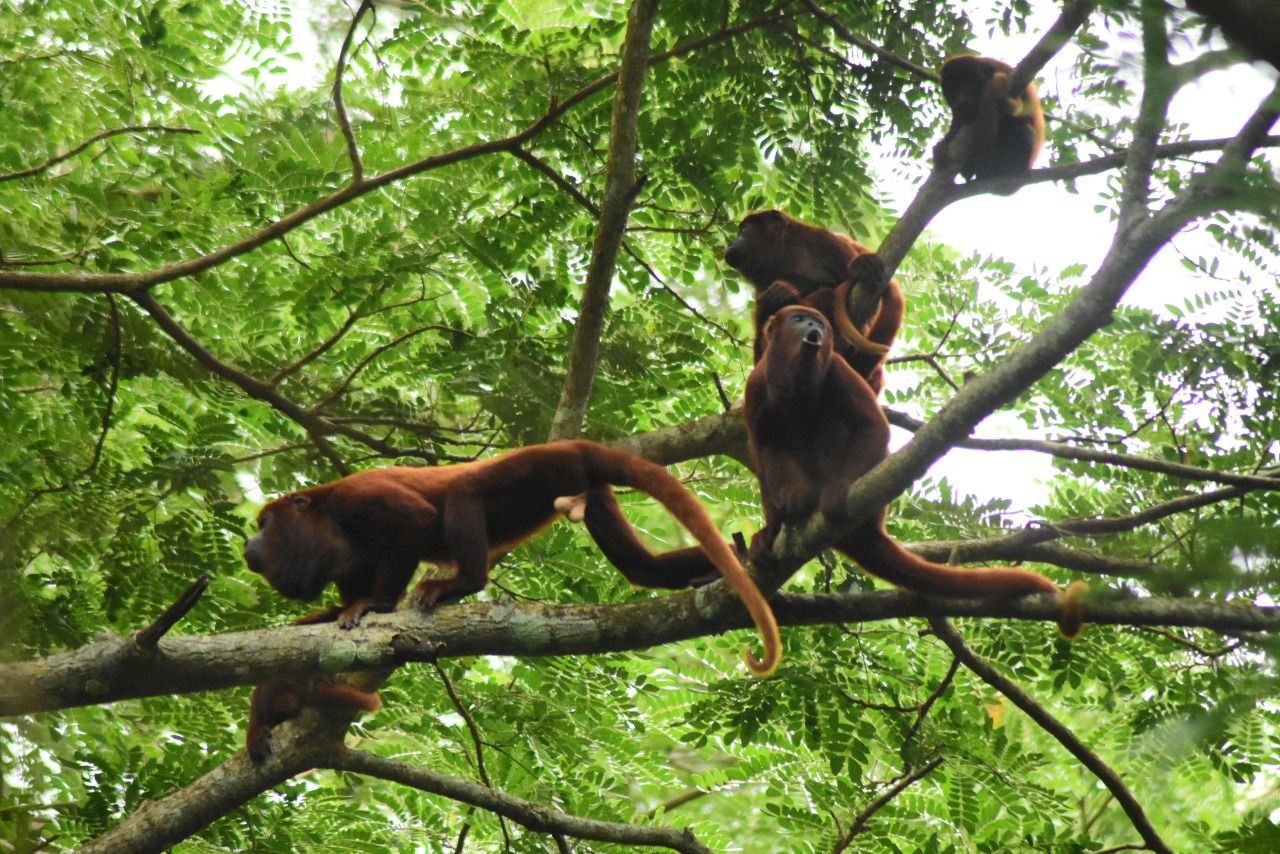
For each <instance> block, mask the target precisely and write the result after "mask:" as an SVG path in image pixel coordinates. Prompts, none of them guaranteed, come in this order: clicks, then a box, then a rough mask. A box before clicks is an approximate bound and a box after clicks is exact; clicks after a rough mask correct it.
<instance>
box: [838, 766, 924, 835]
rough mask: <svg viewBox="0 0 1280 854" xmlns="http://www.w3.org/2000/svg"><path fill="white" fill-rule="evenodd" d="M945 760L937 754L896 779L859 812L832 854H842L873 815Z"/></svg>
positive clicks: (864, 828)
mask: <svg viewBox="0 0 1280 854" xmlns="http://www.w3.org/2000/svg"><path fill="white" fill-rule="evenodd" d="M945 761H946V759H945V758H944V757H942V756H935V757H934V758H933V759H931V760H929V761H928V762H926V763H925V764H924V765H923V766H922V767H920V768H917V769H914V770H908V771H907V773H905V774H903V775H902V776H901V777H899V778H898V779H897V780H896V781H894V784H893V785H892V786H890V787H889V788H888V789H886V790H885V791H884V792H883V793H881V794H880V796H879V797H877V798H876V799H875V800H874V801H872V802H871V803H869V804H867V807H866V809H864V810H863V811H862V812H860V813H858V817H857V818H855V819H854V820H853V824H852V825H851V826H850V828H849V832H848V833H846V834H845V835H844V836H842V837H841V838H840V841H839V842H837V843H836V844H835V846H833V847H832V849H831V851H832V854H840V852H841V851H846V850H848V848H849V846H850V845H852V844H853V838H854V837H855V836H857V835H858V834H859V833H862V831H864V830H866V828H867V822H869V821H870V820H871V817H872V816H873V815H875V814H876V813H877V812H878V811H879V810H880V809H881V808H883V807H884V806H885V805H887V804H888V803H889V802H890V801H892V800H893V799H894V798H896V797H898V795H900V794H902V793H903V792H905V791H906V790H907V788H908V787H909V786H911V785H912V784H913V783H918V782H920V781H921V780H923V779H924V778H925V777H928V776H929V775H930V774H932V773H933V772H934V771H936V770H937V769H938V767H939V766H941V765H942V763H943V762H945Z"/></svg>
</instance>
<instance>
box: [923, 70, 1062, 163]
mask: <svg viewBox="0 0 1280 854" xmlns="http://www.w3.org/2000/svg"><path fill="white" fill-rule="evenodd" d="M1012 70H1013V68H1012V67H1011V66H1010V65H1008V64H1007V63H1004V62H1001V61H1000V60H998V59H991V58H990V57H986V56H953V57H952V58H951V59H948V60H947V61H946V62H944V63H943V64H942V72H941V78H942V97H943V98H945V99H946V101H947V104H948V105H949V106H950V107H951V128H950V129H949V130H948V131H947V135H946V137H945V138H944V140H943V142H944V144H946V145H947V147H948V149H949V150H950V151H952V152H953V156H956V157H960V158H963V162H962V164H961V166H960V174H961V175H963V176H964V177H965V178H969V179H975V178H976V179H982V178H1006V177H1010V176H1014V175H1021V174H1023V173H1024V172H1026V171H1027V170H1028V169H1030V168H1031V166H1032V165H1033V164H1034V163H1035V162H1036V158H1037V157H1038V156H1039V155H1040V148H1041V146H1043V145H1044V113H1043V112H1042V111H1041V110H1040V97H1039V95H1038V94H1037V93H1036V85H1035V84H1034V83H1031V84H1029V85H1028V86H1027V88H1026V89H1025V90H1024V91H1023V93H1022V95H1021V96H1020V97H1014V96H1011V95H1009V94H1008V93H1007V92H1006V91H1005V88H1006V83H1005V81H1006V80H1007V79H1008V76H1009V72H1010V71H1012Z"/></svg>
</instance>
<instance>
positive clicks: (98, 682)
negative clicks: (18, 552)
mask: <svg viewBox="0 0 1280 854" xmlns="http://www.w3.org/2000/svg"><path fill="white" fill-rule="evenodd" d="M772 604H773V608H774V612H775V614H776V615H777V617H778V622H779V623H780V624H781V625H783V626H801V625H827V624H832V623H871V622H876V621H880V620H889V619H905V618H910V617H930V616H946V617H984V618H988V619H1006V620H1009V619H1013V620H1030V621H1036V622H1046V623H1056V622H1057V620H1058V618H1059V617H1060V616H1061V611H1062V602H1061V597H1060V596H1054V595H1049V594H1041V595H1037V596H1027V597H1023V598H1020V599H1008V600H991V601H982V600H972V601H970V600H944V599H931V598H929V597H927V596H922V595H920V594H916V593H908V592H905V591H898V590H885V591H875V592H871V593H861V592H854V593H843V594H838V595H830V596H826V595H824V596H811V595H796V594H781V593H779V594H776V595H775V596H773V597H772ZM1086 620H1087V621H1088V622H1089V623H1093V624H1099V625H1134V626H1186V627H1197V628H1207V629H1213V630H1215V631H1219V632H1224V633H1232V634H1238V633H1243V632H1267V633H1275V632H1280V608H1276V607H1263V606H1254V605H1248V604H1246V603H1243V602H1214V601H1205V600H1201V599H1190V598H1145V599H1140V598H1129V597H1127V596H1125V595H1122V594H1103V593H1098V594H1093V595H1091V596H1090V598H1089V600H1088V610H1087V613H1086ZM751 626H752V623H751V618H750V616H749V615H748V614H747V612H746V610H745V609H744V608H743V607H742V605H741V603H740V602H739V601H738V600H737V598H736V596H735V594H734V593H733V592H732V591H731V590H729V589H728V587H727V585H725V584H724V583H722V582H716V583H714V584H711V585H708V586H706V587H702V588H698V589H697V590H686V591H682V592H680V593H674V594H671V595H667V596H659V597H655V598H652V599H648V600H644V601H641V602H633V603H628V604H623V605H582V604H572V605H543V604H534V603H521V604H517V603H514V602H511V601H509V600H502V601H498V602H473V603H466V604H460V605H446V606H441V607H439V608H437V609H436V610H434V611H432V612H430V613H422V612H419V611H413V610H405V611H397V612H395V613H393V614H375V615H370V616H368V617H366V618H365V620H364V622H362V623H361V625H360V626H359V627H357V628H355V629H352V630H350V631H344V630H342V629H340V628H338V627H337V626H336V624H333V623H326V624H320V625H307V626H284V627H281V628H276V629H263V630H258V631H252V632H233V633H227V634H221V635H213V636H208V637H165V638H162V639H161V640H160V642H159V644H158V645H157V648H156V652H155V653H154V654H144V653H142V652H140V651H139V650H138V649H137V648H136V647H135V646H134V645H133V644H132V643H130V642H129V640H128V639H127V638H120V637H113V636H105V637H101V638H100V639H98V640H96V641H94V642H93V643H90V644H88V645H87V646H84V647H81V648H80V649H77V650H73V651H71V652H64V653H57V654H55V655H50V656H45V657H44V658H39V659H35V660H33V661H26V662H18V663H12V664H0V716H8V715H20V714H30V713H32V712H40V711H51V710H54V709H64V708H73V707H76V706H88V705H99V704H102V703H111V702H116V701H118V700H127V699H134V698H137V697H151V696H167V695H178V694H188V693H192V692H195V691H213V690H220V689H224V688H231V687H234V686H237V685H252V684H257V683H259V682H266V681H269V680H271V679H276V678H291V677H301V676H308V675H316V674H320V673H342V672H346V671H363V670H385V669H389V668H394V667H397V666H399V665H402V664H406V663H409V662H422V661H435V660H437V659H439V658H454V657H458V656H469V655H512V656H541V655H591V654H597V653H605V652H621V651H625V650H635V649H647V648H649V647H652V646H655V645H658V644H665V643H676V642H681V641H688V640H692V639H694V638H698V637H703V636H706V635H709V634H717V633H721V632H726V631H736V630H740V629H747V628H750V627H751Z"/></svg>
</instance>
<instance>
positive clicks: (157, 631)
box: [133, 575, 209, 652]
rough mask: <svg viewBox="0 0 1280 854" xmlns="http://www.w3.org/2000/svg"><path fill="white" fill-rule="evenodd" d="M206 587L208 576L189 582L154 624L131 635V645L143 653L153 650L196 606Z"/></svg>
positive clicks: (207, 585)
mask: <svg viewBox="0 0 1280 854" xmlns="http://www.w3.org/2000/svg"><path fill="white" fill-rule="evenodd" d="M208 587H209V576H207V575H202V576H200V577H199V578H197V579H196V580H195V581H193V582H191V584H190V586H188V587H187V589H186V590H184V591H182V595H181V596H179V597H178V598H177V599H176V600H175V601H174V603H173V604H172V605H170V606H169V607H168V608H166V609H165V611H164V613H163V614H161V615H160V616H159V617H156V619H155V622H153V623H152V624H151V625H149V626H147V627H146V628H145V629H139V630H138V631H136V632H134V633H133V645H134V646H135V647H137V648H138V649H139V650H142V651H144V652H149V651H151V650H153V649H155V648H156V644H158V643H160V638H162V637H164V636H165V634H166V633H168V631H169V629H171V628H173V627H174V626H175V625H177V622H178V621H179V620H181V619H182V618H183V617H185V616H186V615H187V613H188V612H190V611H191V609H192V608H194V607H195V606H196V603H197V602H199V601H200V597H201V596H203V595H204V591H205V590H206V589H207V588H208Z"/></svg>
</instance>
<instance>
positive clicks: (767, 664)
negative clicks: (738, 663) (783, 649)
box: [742, 644, 782, 679]
mask: <svg viewBox="0 0 1280 854" xmlns="http://www.w3.org/2000/svg"><path fill="white" fill-rule="evenodd" d="M742 660H743V662H744V663H745V664H746V665H747V670H750V671H751V675H752V676H755V677H756V678H757V679H767V678H769V677H770V676H772V675H773V674H774V673H776V672H778V662H779V661H781V660H782V655H781V654H777V655H766V657H765V660H764V661H761V660H760V659H758V658H756V657H755V656H754V655H752V654H751V647H750V646H748V645H747V644H743V645H742Z"/></svg>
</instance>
